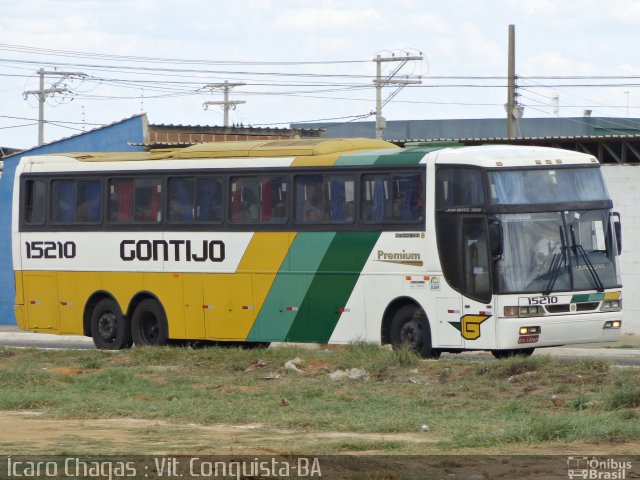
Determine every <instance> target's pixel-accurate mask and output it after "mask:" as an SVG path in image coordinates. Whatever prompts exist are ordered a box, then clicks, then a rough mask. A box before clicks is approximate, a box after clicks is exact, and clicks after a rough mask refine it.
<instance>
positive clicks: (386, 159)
mask: <svg viewBox="0 0 640 480" xmlns="http://www.w3.org/2000/svg"><path fill="white" fill-rule="evenodd" d="M425 155H426V152H421V151H418V152H402V153H399V154H397V155H380V156H379V157H378V160H376V165H412V164H413V165H417V164H419V163H420V160H422V159H423V158H424V156H425Z"/></svg>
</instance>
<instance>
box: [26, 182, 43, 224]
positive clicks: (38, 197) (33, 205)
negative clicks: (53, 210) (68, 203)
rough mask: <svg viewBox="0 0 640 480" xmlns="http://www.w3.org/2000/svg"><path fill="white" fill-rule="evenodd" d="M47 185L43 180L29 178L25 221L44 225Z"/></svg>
mask: <svg viewBox="0 0 640 480" xmlns="http://www.w3.org/2000/svg"><path fill="white" fill-rule="evenodd" d="M45 195H46V185H45V183H44V182H43V181H42V180H27V181H26V182H25V195H24V223H26V224H27V225H44V221H45V212H46V210H45V204H46V196H45Z"/></svg>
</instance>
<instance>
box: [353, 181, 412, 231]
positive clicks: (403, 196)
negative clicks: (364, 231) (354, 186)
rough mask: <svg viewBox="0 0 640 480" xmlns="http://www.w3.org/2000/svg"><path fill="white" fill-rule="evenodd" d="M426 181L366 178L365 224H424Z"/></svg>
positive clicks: (363, 214)
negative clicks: (421, 222)
mask: <svg viewBox="0 0 640 480" xmlns="http://www.w3.org/2000/svg"><path fill="white" fill-rule="evenodd" d="M423 199H424V181H423V177H422V175H421V174H415V175H391V174H380V175H366V176H365V179H364V183H363V188H362V219H363V220H364V221H365V222H389V223H415V222H419V221H422V220H424V200H423Z"/></svg>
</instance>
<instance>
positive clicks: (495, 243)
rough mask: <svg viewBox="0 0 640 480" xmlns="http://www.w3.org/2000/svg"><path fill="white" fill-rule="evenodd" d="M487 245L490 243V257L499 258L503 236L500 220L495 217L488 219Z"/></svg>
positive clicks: (502, 251)
mask: <svg viewBox="0 0 640 480" xmlns="http://www.w3.org/2000/svg"><path fill="white" fill-rule="evenodd" d="M489 245H491V257H492V258H493V260H500V258H502V254H503V253H504V237H503V233H502V222H501V221H500V220H498V219H497V218H490V219H489Z"/></svg>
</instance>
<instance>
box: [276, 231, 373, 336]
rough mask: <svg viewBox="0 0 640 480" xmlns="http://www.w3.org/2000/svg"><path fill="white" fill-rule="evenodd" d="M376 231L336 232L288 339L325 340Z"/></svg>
mask: <svg viewBox="0 0 640 480" xmlns="http://www.w3.org/2000/svg"><path fill="white" fill-rule="evenodd" d="M379 237H380V232H339V233H336V236H335V238H334V239H333V241H332V242H331V246H330V247H329V250H328V251H327V253H326V254H325V256H324V258H323V259H322V262H321V263H320V266H319V268H318V272H317V274H316V276H315V277H314V278H313V280H312V281H311V285H310V286H309V290H308V291H307V294H306V296H305V298H304V301H303V302H302V305H301V306H300V312H298V315H297V317H296V319H295V321H294V322H293V324H292V325H291V329H290V330H289V333H288V334H287V337H286V340H287V341H290V342H319V343H325V342H328V341H329V339H330V338H331V334H332V333H333V330H334V329H335V327H336V325H337V323H338V320H339V319H340V315H341V314H342V313H341V311H340V309H341V308H344V307H345V306H346V304H347V302H348V301H349V298H350V297H351V293H352V292H353V289H354V287H355V285H356V282H357V281H358V278H359V277H360V273H361V272H362V268H363V267H364V264H365V262H366V261H367V259H368V258H369V255H370V254H371V250H372V249H373V247H374V245H375V244H376V242H377V241H378V238H379Z"/></svg>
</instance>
